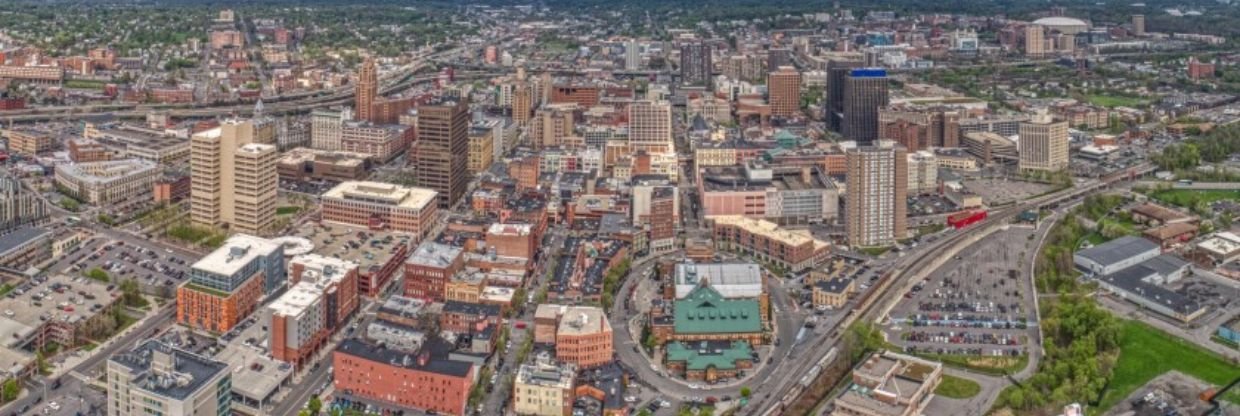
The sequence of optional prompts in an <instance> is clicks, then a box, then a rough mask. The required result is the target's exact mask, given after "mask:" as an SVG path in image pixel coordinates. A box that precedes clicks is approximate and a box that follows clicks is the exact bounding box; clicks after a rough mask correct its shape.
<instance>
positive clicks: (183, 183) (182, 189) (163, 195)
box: [154, 175, 190, 203]
mask: <svg viewBox="0 0 1240 416" xmlns="http://www.w3.org/2000/svg"><path fill="white" fill-rule="evenodd" d="M189 181H190V176H189V175H182V176H177V177H171V176H165V177H163V178H160V179H159V180H158V181H155V191H154V194H155V203H160V202H171V201H179V200H181V199H184V198H185V197H188V196H189V191H190V182H189Z"/></svg>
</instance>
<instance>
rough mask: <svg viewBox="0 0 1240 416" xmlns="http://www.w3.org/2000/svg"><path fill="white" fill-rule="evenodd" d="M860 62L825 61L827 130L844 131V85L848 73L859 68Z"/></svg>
mask: <svg viewBox="0 0 1240 416" xmlns="http://www.w3.org/2000/svg"><path fill="white" fill-rule="evenodd" d="M860 67H861V61H844V60H836V59H832V60H829V61H827V84H826V85H827V88H826V100H825V101H826V103H825V104H826V105H825V107H826V113H827V114H825V118H826V120H827V128H828V129H830V130H831V131H833V132H836V133H842V132H843V131H844V84H845V81H847V80H848V73H849V72H851V71H852V70H853V69H856V68H860Z"/></svg>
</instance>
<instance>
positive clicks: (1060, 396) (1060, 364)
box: [998, 294, 1121, 410]
mask: <svg viewBox="0 0 1240 416" xmlns="http://www.w3.org/2000/svg"><path fill="white" fill-rule="evenodd" d="M1046 309H1047V311H1046V313H1044V314H1043V315H1042V330H1043V334H1044V335H1045V337H1046V339H1044V340H1043V343H1042V347H1043V350H1044V351H1045V356H1044V357H1043V358H1042V361H1041V362H1040V363H1039V365H1038V372H1037V373H1036V374H1034V375H1033V377H1030V378H1029V379H1028V380H1025V382H1024V383H1023V384H1021V385H1019V386H1012V387H1010V388H1008V389H1006V390H1004V391H1003V393H1002V394H1000V396H999V402H998V403H999V405H1001V406H1008V407H1011V408H1013V409H1017V410H1031V409H1039V408H1060V407H1061V406H1063V405H1066V404H1068V403H1073V402H1080V403H1086V402H1093V401H1095V400H1096V399H1097V397H1098V396H1099V395H1100V394H1101V393H1102V392H1103V390H1104V389H1106V386H1107V383H1108V382H1109V380H1110V378H1111V369H1112V368H1113V367H1114V366H1115V360H1116V359H1117V358H1118V357H1119V342H1120V330H1121V328H1120V322H1119V320H1118V319H1116V318H1115V317H1114V316H1113V315H1112V314H1111V313H1110V312H1108V311H1106V310H1103V309H1102V308H1099V307H1098V306H1097V304H1096V303H1094V302H1093V300H1091V299H1089V298H1088V297H1084V296H1080V295H1076V294H1071V295H1066V296H1062V297H1060V298H1058V300H1056V301H1054V302H1048V303H1047V307H1046Z"/></svg>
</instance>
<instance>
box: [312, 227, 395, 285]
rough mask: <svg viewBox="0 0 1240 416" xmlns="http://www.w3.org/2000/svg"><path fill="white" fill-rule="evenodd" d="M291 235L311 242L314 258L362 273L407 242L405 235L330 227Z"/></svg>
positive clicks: (380, 264)
mask: <svg viewBox="0 0 1240 416" xmlns="http://www.w3.org/2000/svg"><path fill="white" fill-rule="evenodd" d="M293 232H294V233H295V234H294V235H296V236H297V237H302V238H305V239H308V240H310V242H311V243H313V244H314V245H315V248H314V253H315V254H319V255H322V256H326V257H334V258H337V259H341V260H344V261H348V262H351V263H355V264H357V265H358V268H359V271H360V272H362V273H367V272H370V271H371V270H373V269H375V268H379V267H382V266H383V265H384V264H387V262H388V261H391V260H392V257H393V256H394V255H395V254H396V251H397V250H398V247H399V246H402V245H405V246H407V245H408V244H409V239H410V236H409V235H408V234H403V233H397V232H389V231H372V230H367V229H362V228H357V227H350V226H346V225H340V224H331V223H323V224H310V225H305V226H302V227H298V228H297V229H296V230H294V231H293Z"/></svg>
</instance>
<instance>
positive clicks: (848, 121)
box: [841, 68, 888, 146]
mask: <svg viewBox="0 0 1240 416" xmlns="http://www.w3.org/2000/svg"><path fill="white" fill-rule="evenodd" d="M887 83H888V80H887V71H886V70H884V69H882V68H860V69H854V70H852V71H849V72H848V77H847V78H845V79H844V118H843V120H842V121H843V124H844V126H843V128H842V132H841V133H842V134H843V135H844V138H846V139H849V140H856V141H857V144H858V145H861V146H864V145H866V144H869V143H872V142H874V141H875V140H878V109H879V108H882V107H886V106H887Z"/></svg>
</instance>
